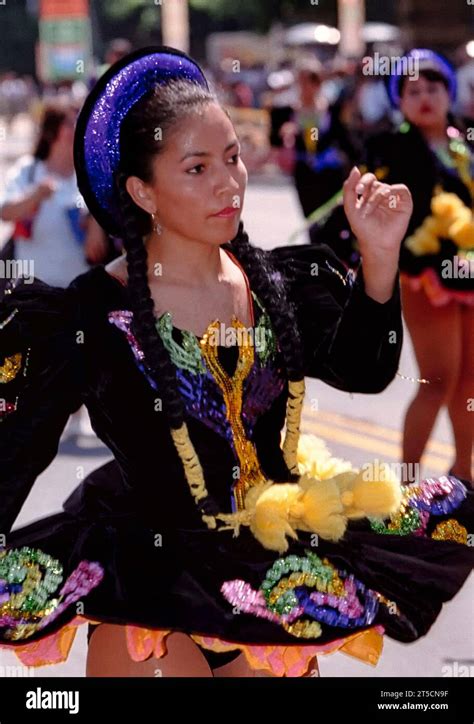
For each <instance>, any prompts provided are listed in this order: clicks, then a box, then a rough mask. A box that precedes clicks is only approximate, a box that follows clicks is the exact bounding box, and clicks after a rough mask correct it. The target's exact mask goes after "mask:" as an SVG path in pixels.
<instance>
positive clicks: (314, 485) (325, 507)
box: [290, 475, 347, 541]
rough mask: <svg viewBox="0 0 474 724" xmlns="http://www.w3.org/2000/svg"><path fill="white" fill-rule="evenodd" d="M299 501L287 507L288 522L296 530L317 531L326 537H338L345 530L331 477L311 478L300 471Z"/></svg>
mask: <svg viewBox="0 0 474 724" xmlns="http://www.w3.org/2000/svg"><path fill="white" fill-rule="evenodd" d="M299 487H300V490H301V492H302V495H301V498H300V499H299V501H298V502H299V505H298V506H297V507H296V506H293V507H292V508H291V510H290V515H291V517H290V522H291V524H292V525H293V526H294V527H296V528H298V529H299V530H305V531H307V532H310V533H316V534H317V535H319V536H321V538H324V539H326V540H333V541H336V540H339V539H340V538H342V536H343V535H344V532H345V530H346V524H347V520H346V516H345V515H344V509H343V505H342V503H341V498H340V494H339V488H338V487H337V485H336V484H335V482H334V480H314V478H310V477H309V476H307V475H303V476H302V477H301V478H300V481H299Z"/></svg>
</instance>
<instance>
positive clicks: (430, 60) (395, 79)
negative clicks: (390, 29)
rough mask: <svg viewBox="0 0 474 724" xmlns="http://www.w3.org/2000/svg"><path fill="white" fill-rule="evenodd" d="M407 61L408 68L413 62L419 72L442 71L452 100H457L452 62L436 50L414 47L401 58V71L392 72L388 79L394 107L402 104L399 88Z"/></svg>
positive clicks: (399, 68)
mask: <svg viewBox="0 0 474 724" xmlns="http://www.w3.org/2000/svg"><path fill="white" fill-rule="evenodd" d="M405 63H406V65H407V67H408V68H410V65H411V64H413V65H415V70H416V71H418V72H419V71H422V70H435V71H437V72H438V73H441V75H442V76H443V77H444V78H446V80H447V83H448V91H449V95H450V98H451V100H452V101H453V102H454V101H455V100H456V93H457V81H456V72H455V70H454V68H453V66H452V65H451V63H449V61H447V60H446V58H443V56H442V55H440V54H439V53H435V52H434V50H429V48H414V49H413V50H410V52H409V53H407V54H406V55H404V56H403V58H401V60H400V62H399V64H398V70H399V72H396V73H392V75H390V77H389V79H388V83H387V92H388V96H389V98H390V102H391V104H392V106H393V107H394V108H399V106H400V93H399V90H398V89H399V83H400V78H401V76H402V70H403V68H404V66H405ZM407 78H408V79H409V78H410V75H407Z"/></svg>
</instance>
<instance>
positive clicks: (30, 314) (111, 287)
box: [0, 266, 121, 346]
mask: <svg viewBox="0 0 474 724" xmlns="http://www.w3.org/2000/svg"><path fill="white" fill-rule="evenodd" d="M114 282H115V280H113V279H112V277H111V276H109V275H108V274H107V272H106V271H105V269H104V267H103V266H97V267H92V268H91V269H89V270H88V271H86V272H84V273H83V274H80V275H79V276H77V277H75V279H73V280H72V281H71V283H70V284H69V285H68V286H67V287H56V286H52V285H50V284H46V283H45V282H43V281H42V280H41V279H39V278H36V277H32V278H27V277H18V278H16V279H12V280H10V282H9V283H8V284H7V286H6V289H5V292H4V294H3V297H2V298H1V299H0V337H1V340H2V342H1V344H2V346H3V344H8V340H9V339H10V338H11V339H15V340H18V338H21V339H23V340H24V341H25V342H26V343H31V344H35V343H41V341H42V340H46V339H48V338H51V337H52V336H54V337H56V336H58V335H66V336H68V335H69V334H71V333H74V332H75V331H77V329H82V328H84V326H85V325H87V323H88V321H91V320H96V319H99V318H100V317H101V311H102V309H103V308H114V307H115V308H117V305H118V306H120V302H119V297H120V288H121V285H120V284H119V283H118V282H116V283H115V284H114ZM120 301H121V300H120Z"/></svg>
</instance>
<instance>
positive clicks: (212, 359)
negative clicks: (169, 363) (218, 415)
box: [200, 315, 265, 511]
mask: <svg viewBox="0 0 474 724" xmlns="http://www.w3.org/2000/svg"><path fill="white" fill-rule="evenodd" d="M232 326H233V327H234V328H235V329H237V330H239V329H241V330H244V329H246V328H245V325H243V324H242V322H240V321H239V320H238V319H237V318H236V317H235V315H234V316H233V317H232ZM218 328H219V321H218V320H216V321H215V322H212V323H211V324H210V325H209V327H208V328H207V330H206V332H205V334H204V336H203V338H202V339H201V341H200V344H201V349H202V355H203V357H204V360H205V362H206V364H207V365H208V367H209V370H210V372H211V374H212V375H213V376H214V379H215V380H216V383H217V384H218V386H219V387H220V389H221V391H222V395H223V397H224V402H225V406H226V416H227V419H228V420H229V423H230V426H231V430H232V436H233V441H234V446H235V451H236V454H237V457H238V459H239V464H240V477H239V481H238V482H237V484H236V485H235V488H234V495H235V502H236V504H237V509H238V510H239V511H241V510H243V509H244V501H245V495H246V494H247V492H248V490H249V489H250V488H251V487H252V486H254V485H258V484H260V483H263V482H264V481H265V476H264V475H263V473H262V471H261V469H260V464H259V461H258V457H257V452H256V450H255V446H254V445H253V443H252V442H251V441H250V440H249V439H248V438H247V436H246V434H245V430H244V426H243V422H242V392H243V384H244V380H245V379H246V377H247V376H248V374H249V372H250V370H251V369H252V365H253V363H254V355H255V350H254V345H253V340H252V338H251V337H250V335H245V334H242V337H241V338H242V344H239V359H238V362H237V367H236V369H235V372H234V374H233V376H232V377H231V376H230V375H228V374H227V372H226V371H225V370H224V369H223V367H222V365H221V363H220V361H219V359H218V356H217V351H218V347H217V345H216V344H213V343H212V342H211V340H212V339H215V336H216V335H217V334H218Z"/></svg>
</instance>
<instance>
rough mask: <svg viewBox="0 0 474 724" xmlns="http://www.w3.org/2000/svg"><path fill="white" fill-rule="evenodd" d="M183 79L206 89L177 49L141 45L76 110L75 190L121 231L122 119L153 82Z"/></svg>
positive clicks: (114, 231)
mask: <svg viewBox="0 0 474 724" xmlns="http://www.w3.org/2000/svg"><path fill="white" fill-rule="evenodd" d="M177 78H186V79H188V80H191V81H193V82H195V83H199V84H201V85H203V86H204V87H205V88H208V87H209V86H208V83H207V80H206V78H205V76H204V73H203V71H202V69H201V68H200V66H199V65H198V64H197V63H196V61H194V60H193V59H192V58H190V57H189V56H188V55H186V53H183V52H182V51H180V50H177V49H176V48H169V47H167V46H164V45H163V46H152V47H147V48H141V49H140V50H137V51H135V52H133V53H130V54H129V55H127V56H126V57H125V58H122V59H121V60H119V61H118V62H117V63H114V65H112V66H111V67H110V68H109V69H108V70H107V72H106V73H104V75H103V76H101V77H100V78H99V80H98V81H97V83H96V84H95V86H94V88H93V89H92V91H91V92H90V93H89V95H88V97H87V98H86V101H85V103H84V106H83V107H82V110H81V112H80V114H79V117H78V120H77V124H76V131H75V136H74V165H75V168H76V174H77V183H78V187H79V191H80V192H81V194H82V196H83V197H84V200H85V202H86V204H87V206H88V208H89V210H90V212H91V213H92V214H93V216H94V217H95V218H96V219H97V221H98V222H99V224H100V225H101V226H102V227H103V228H104V229H105V231H107V232H108V233H109V234H111V235H112V236H118V237H120V235H121V230H120V225H119V222H118V219H119V218H120V208H119V200H118V195H117V190H116V188H115V186H114V172H115V171H116V169H117V168H118V165H119V162H120V143H119V139H120V127H121V124H122V121H123V119H124V118H125V116H126V115H127V113H128V112H129V110H130V109H131V108H132V106H133V105H134V104H135V103H137V102H138V101H139V100H140V99H141V98H142V97H143V96H144V95H145V93H147V92H148V91H150V90H152V88H153V87H154V86H155V85H156V84H157V83H166V82H168V81H170V80H175V79H177Z"/></svg>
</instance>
